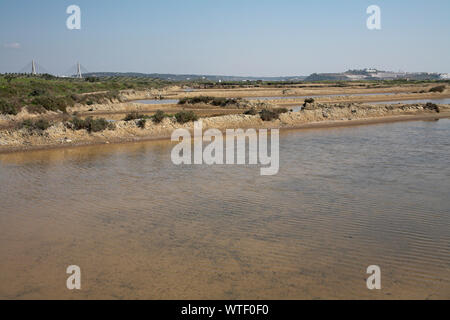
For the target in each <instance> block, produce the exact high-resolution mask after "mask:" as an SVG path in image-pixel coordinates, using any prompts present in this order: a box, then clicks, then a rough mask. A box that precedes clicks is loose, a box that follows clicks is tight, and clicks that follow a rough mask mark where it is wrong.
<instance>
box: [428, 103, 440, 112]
mask: <svg viewBox="0 0 450 320" xmlns="http://www.w3.org/2000/svg"><path fill="white" fill-rule="evenodd" d="M424 108H425V109H428V110H432V111H436V112H437V113H439V112H441V110H440V109H439V107H438V105H437V104H435V103H431V102H428V103H427V104H426V105H425V107H424Z"/></svg>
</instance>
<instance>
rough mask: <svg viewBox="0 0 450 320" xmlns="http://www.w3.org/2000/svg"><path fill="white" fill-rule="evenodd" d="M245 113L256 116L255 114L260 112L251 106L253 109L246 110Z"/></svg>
mask: <svg viewBox="0 0 450 320" xmlns="http://www.w3.org/2000/svg"><path fill="white" fill-rule="evenodd" d="M244 114H248V115H251V116H254V115H257V114H258V111H257V110H256V109H255V108H251V109H249V110H247V111H245V112H244Z"/></svg>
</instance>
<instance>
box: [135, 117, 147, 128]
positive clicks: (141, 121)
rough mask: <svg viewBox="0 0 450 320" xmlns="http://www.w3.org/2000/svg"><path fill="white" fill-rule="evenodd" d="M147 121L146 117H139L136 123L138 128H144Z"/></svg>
mask: <svg viewBox="0 0 450 320" xmlns="http://www.w3.org/2000/svg"><path fill="white" fill-rule="evenodd" d="M146 123H147V119H141V120H139V121H138V122H137V123H136V124H137V126H138V127H139V128H141V129H145V124H146Z"/></svg>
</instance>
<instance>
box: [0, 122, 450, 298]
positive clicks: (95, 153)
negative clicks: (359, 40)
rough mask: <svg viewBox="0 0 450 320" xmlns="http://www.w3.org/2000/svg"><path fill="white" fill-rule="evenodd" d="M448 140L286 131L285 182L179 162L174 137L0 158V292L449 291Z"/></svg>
mask: <svg viewBox="0 0 450 320" xmlns="http://www.w3.org/2000/svg"><path fill="white" fill-rule="evenodd" d="M449 136H450V120H440V121H436V122H434V121H433V122H407V123H396V124H385V125H372V126H360V127H350V128H339V129H321V130H302V131H295V130H293V131H287V132H284V133H282V134H281V136H280V162H281V163H280V172H279V174H278V175H276V176H260V175H259V168H258V167H256V166H212V167H207V166H182V167H177V166H174V165H173V164H172V163H171V161H170V151H171V146H172V145H171V144H170V143H169V142H146V143H136V144H124V145H109V146H100V147H99V146H96V147H85V148H77V149H64V150H55V151H42V152H33V153H16V154H9V155H0V178H1V181H2V187H1V192H0V203H1V207H0V239H1V246H0V261H1V264H0V298H6V299H27V298H38V299H46V298H57V299H61V298H63V299H66V298H69V299H78V298H88V299H97V298H106V299H133V298H147V299H167V298H177V299H179V298H191V299H192V298H206V299H218V298H224V299H228V298H231V299H247V298H249V299H263V298H264V299H265V298H273V299H279V298H285V299H298V298H305V299H317V298H321V299H326V298H350V299H353V298H363V299H378V298H387V299H391V298H414V299H426V298H429V299H438V298H441V299H449V298H450V232H449V230H450V197H449V189H450V169H449V164H450V162H449V159H450V142H449ZM69 265H78V266H80V267H81V271H82V284H81V285H82V290H81V291H77V292H70V291H68V290H67V289H66V277H67V276H68V275H66V273H65V270H66V268H67V266H69ZM369 265H379V266H380V267H381V271H382V278H381V279H382V290H380V291H376V290H375V291H369V290H368V289H367V288H366V278H367V275H366V273H365V272H366V268H367V267H368V266H369Z"/></svg>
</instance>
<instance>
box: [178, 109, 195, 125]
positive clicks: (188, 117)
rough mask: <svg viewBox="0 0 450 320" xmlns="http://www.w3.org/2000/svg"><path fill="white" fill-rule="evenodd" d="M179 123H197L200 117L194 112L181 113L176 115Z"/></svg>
mask: <svg viewBox="0 0 450 320" xmlns="http://www.w3.org/2000/svg"><path fill="white" fill-rule="evenodd" d="M175 119H177V122H178V123H186V122H189V121H197V120H198V116H197V115H196V114H195V113H194V112H193V111H181V112H178V113H177V114H175Z"/></svg>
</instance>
